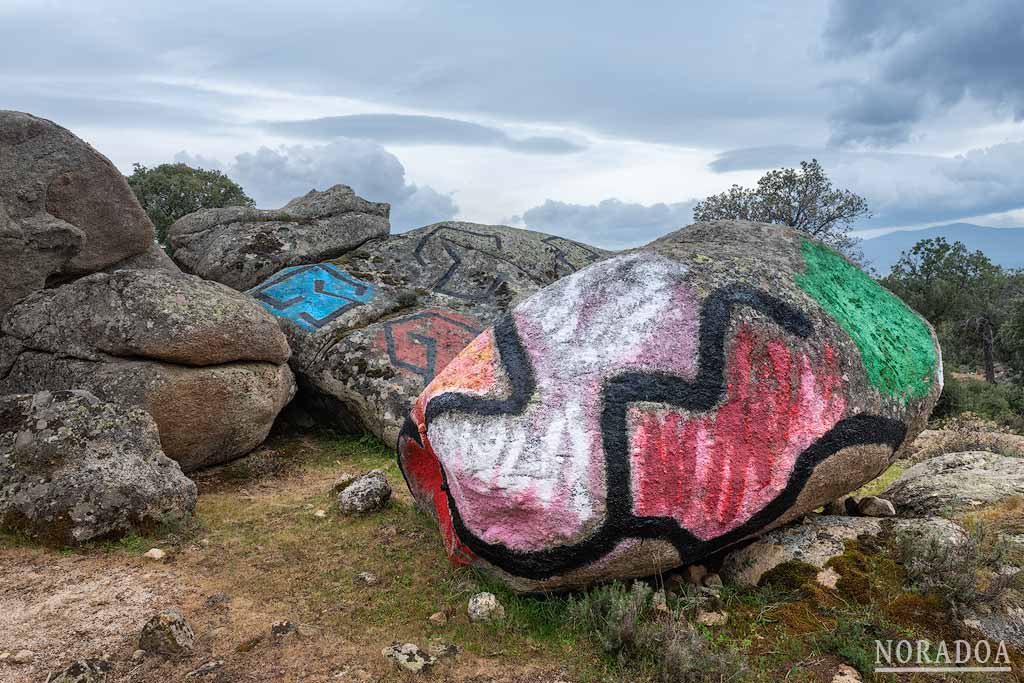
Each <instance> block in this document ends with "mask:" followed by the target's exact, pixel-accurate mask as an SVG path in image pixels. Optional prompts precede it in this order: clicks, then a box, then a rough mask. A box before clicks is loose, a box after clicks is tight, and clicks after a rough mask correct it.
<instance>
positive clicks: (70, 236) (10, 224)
mask: <svg viewBox="0 0 1024 683" xmlns="http://www.w3.org/2000/svg"><path fill="white" fill-rule="evenodd" d="M84 241H85V235H84V233H83V232H82V231H81V230H79V229H78V228H76V227H75V226H73V225H71V224H70V223H65V222H64V221H62V220H58V219H56V218H53V217H52V216H45V215H39V216H32V217H30V218H26V219H23V220H14V219H13V218H11V217H10V216H9V215H8V212H7V209H6V208H5V207H4V203H3V199H2V198H0V263H2V264H3V266H4V267H3V270H2V271H0V314H2V313H3V312H4V311H5V310H7V308H8V307H10V306H11V304H13V303H14V302H16V301H18V300H19V299H22V298H24V297H25V296H27V295H29V294H31V293H32V292H34V291H36V290H37V289H42V288H43V287H45V286H46V282H47V280H48V279H49V278H50V277H51V276H53V275H54V274H56V273H59V272H60V271H61V270H62V269H63V268H64V267H65V266H66V265H67V263H68V262H69V261H70V260H71V258H72V257H73V256H74V255H75V254H77V253H78V252H79V250H80V249H81V248H82V244H83V243H84Z"/></svg>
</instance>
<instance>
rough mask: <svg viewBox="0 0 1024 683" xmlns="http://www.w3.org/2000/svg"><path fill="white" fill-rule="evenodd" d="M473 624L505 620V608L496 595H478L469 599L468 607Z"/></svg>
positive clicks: (467, 610)
mask: <svg viewBox="0 0 1024 683" xmlns="http://www.w3.org/2000/svg"><path fill="white" fill-rule="evenodd" d="M466 612H467V614H469V620H470V621H472V622H488V623H489V622H493V621H501V620H502V619H504V618H505V606H504V605H502V604H501V603H500V602H498V598H497V596H495V595H494V593H477V594H476V595H474V596H473V597H471V598H470V599H469V605H468V606H467V607H466Z"/></svg>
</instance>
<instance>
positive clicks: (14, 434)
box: [0, 391, 196, 545]
mask: <svg viewBox="0 0 1024 683" xmlns="http://www.w3.org/2000/svg"><path fill="white" fill-rule="evenodd" d="M195 503H196V485H195V484H194V483H193V482H192V481H190V480H189V479H188V478H186V477H185V475H184V474H182V472H181V468H180V467H179V466H178V464H177V463H176V462H174V461H173V460H171V459H170V458H168V457H166V456H165V455H164V453H163V451H162V450H161V449H160V440H159V435H158V433H157V429H156V424H155V423H154V422H153V419H152V418H151V417H150V416H149V415H148V414H147V413H145V412H144V411H142V410H139V409H137V408H130V407H125V406H118V405H114V404H112V403H107V402H103V401H101V400H99V399H98V398H96V397H95V396H94V395H92V394H90V393H89V392H86V391H58V392H54V393H50V392H40V393H37V394H35V395H25V394H23V395H13V396H3V397H0V525H2V526H3V528H5V529H8V530H15V531H20V532H24V533H27V534H29V535H31V536H33V537H35V538H37V539H39V540H40V541H42V542H44V543H48V544H52V545H73V544H78V543H83V542H85V541H90V540H94V539H99V538H113V537H118V536H122V535H124V534H126V533H128V532H130V531H133V530H147V529H151V528H153V527H155V526H157V525H158V524H160V523H162V522H165V521H171V520H181V519H183V518H185V517H187V516H189V515H190V514H191V513H192V510H193V508H194V507H195Z"/></svg>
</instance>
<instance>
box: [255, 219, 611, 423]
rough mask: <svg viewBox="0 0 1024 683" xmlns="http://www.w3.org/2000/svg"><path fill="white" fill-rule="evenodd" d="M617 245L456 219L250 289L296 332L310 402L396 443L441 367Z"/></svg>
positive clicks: (295, 363) (296, 365)
mask: <svg viewBox="0 0 1024 683" xmlns="http://www.w3.org/2000/svg"><path fill="white" fill-rule="evenodd" d="M606 255H607V252H604V251H601V250H598V249H594V248H591V247H588V246H585V245H582V244H579V243H577V242H573V241H571V240H566V239H564V238H561V237H555V236H552V235H545V234H543V233H537V232H531V231H528V230H520V229H516V228H510V227H506V226H498V225H479V224H475V223H459V222H446V223H438V224H436V225H430V226H427V227H425V228H420V229H417V230H413V231H411V232H407V233H404V234H400V235H393V236H391V237H390V238H388V239H387V240H377V241H373V242H370V243H368V244H366V245H364V246H363V247H361V248H359V249H356V250H354V251H351V252H349V253H348V254H346V255H345V256H343V257H341V258H339V259H336V260H335V261H334V262H330V263H321V264H315V265H308V266H296V267H293V268H289V269H286V270H283V271H281V272H280V273H278V274H277V275H275V276H274V277H271V278H270V279H268V280H267V281H265V282H264V283H262V284H261V285H260V286H258V287H256V288H254V289H252V290H251V291H250V293H251V294H252V295H253V296H255V297H256V298H257V299H258V300H259V301H260V302H261V303H262V304H263V305H264V306H265V307H266V308H267V310H269V311H270V312H271V313H273V314H274V315H276V316H278V317H279V319H280V320H281V324H282V326H283V328H284V329H285V331H286V332H287V333H288V336H289V341H290V342H291V346H292V350H293V352H294V354H293V356H292V361H291V362H292V367H293V369H294V370H295V372H296V374H297V375H298V376H299V383H300V398H302V400H303V402H304V404H305V405H306V407H307V409H310V410H311V411H312V412H313V413H314V414H316V415H318V416H319V417H321V418H322V419H329V420H331V421H333V422H334V423H336V424H337V425H339V426H341V427H343V428H349V429H352V430H367V431H370V432H372V433H374V434H376V435H378V436H380V437H381V438H383V439H385V440H387V441H389V442H391V443H394V440H395V439H396V438H397V437H398V432H399V430H400V428H401V426H402V423H403V421H404V420H405V415H406V414H407V413H408V410H409V406H410V404H411V403H412V400H413V399H414V398H415V397H416V396H417V395H418V394H419V393H420V392H421V391H422V390H423V388H424V387H425V386H426V385H427V383H428V382H429V381H430V380H431V379H432V378H433V376H434V374H435V373H436V372H437V371H439V370H440V369H441V368H443V367H444V366H445V365H447V364H448V362H449V361H450V360H451V359H452V358H454V357H455V355H456V354H458V353H459V352H460V351H461V350H462V349H463V348H464V347H465V346H466V344H468V343H469V342H470V341H471V340H472V339H473V338H474V337H476V336H477V335H478V334H479V333H480V332H481V331H482V330H483V329H484V328H485V327H486V326H487V325H489V324H490V323H492V322H493V321H494V320H496V319H497V318H498V317H499V316H501V315H502V314H504V312H505V311H507V310H508V308H509V307H510V306H512V305H513V304H514V303H515V302H516V301H519V300H522V299H524V298H526V297H528V296H530V295H531V294H533V293H535V292H537V291H538V290H539V289H540V288H541V287H543V286H545V285H548V284H550V283H552V282H554V281H555V280H557V279H558V278H560V277H563V276H565V275H568V274H570V273H572V272H574V271H575V270H577V269H579V268H582V267H584V266H586V265H588V264H590V263H592V262H594V261H596V260H598V259H600V258H604V257H605V256H606Z"/></svg>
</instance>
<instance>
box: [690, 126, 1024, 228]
mask: <svg viewBox="0 0 1024 683" xmlns="http://www.w3.org/2000/svg"><path fill="white" fill-rule="evenodd" d="M812 158H816V159H818V161H820V162H821V164H822V166H823V167H824V168H825V171H826V173H828V174H829V177H830V178H831V179H832V180H833V182H834V183H835V185H836V186H837V187H842V188H847V189H849V190H852V191H853V192H856V193H857V194H860V195H863V196H864V197H865V198H867V200H868V204H869V206H870V207H871V209H872V212H873V213H874V217H873V218H872V219H871V220H869V221H865V222H863V223H862V224H859V225H858V226H857V227H859V228H872V227H888V226H901V225H916V224H922V223H934V222H938V221H947V220H949V221H952V220H956V219H960V218H969V217H974V216H983V215H985V214H990V213H1002V212H1004V211H1011V210H1014V209H1021V208H1024V174H1021V173H1020V172H1019V169H1020V168H1021V167H1022V166H1024V142H1014V143H1004V144H1001V145H994V146H992V147H988V148H985V149H974V150H970V151H969V152H967V153H965V154H961V155H958V156H955V157H940V156H929V155H923V154H895V153H891V152H853V151H845V150H840V149H835V148H813V147H796V146H787V145H780V146H774V147H757V148H748V149H736V150H730V151H728V152H725V153H723V154H720V155H719V156H718V158H717V159H715V160H714V161H713V162H712V163H711V165H710V167H711V170H713V171H715V172H719V173H725V172H728V171H744V170H760V169H770V168H778V167H783V166H785V167H790V168H792V167H796V166H797V165H798V164H799V163H800V161H801V160H809V159H812Z"/></svg>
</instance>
